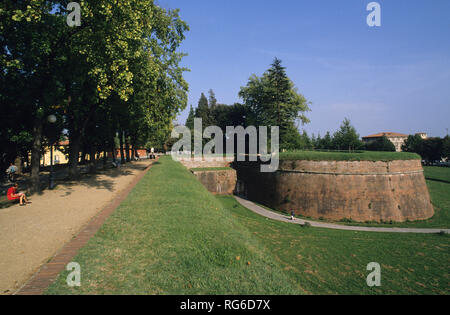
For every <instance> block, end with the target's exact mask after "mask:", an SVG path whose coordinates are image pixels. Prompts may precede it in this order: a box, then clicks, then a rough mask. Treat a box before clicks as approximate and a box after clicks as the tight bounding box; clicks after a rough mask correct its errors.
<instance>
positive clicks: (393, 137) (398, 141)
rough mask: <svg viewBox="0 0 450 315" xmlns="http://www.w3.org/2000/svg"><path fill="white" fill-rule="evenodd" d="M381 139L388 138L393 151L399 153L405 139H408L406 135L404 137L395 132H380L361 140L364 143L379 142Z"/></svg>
mask: <svg viewBox="0 0 450 315" xmlns="http://www.w3.org/2000/svg"><path fill="white" fill-rule="evenodd" d="M383 137H386V138H388V140H389V141H391V142H392V143H393V144H394V146H395V151H397V152H401V151H402V145H403V144H404V143H405V141H406V139H408V135H404V134H402V133H397V132H382V133H377V134H375V135H371V136H367V137H363V138H362V140H363V142H365V143H368V142H372V141H376V140H380V139H382V138H383Z"/></svg>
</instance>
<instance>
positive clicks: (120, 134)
mask: <svg viewBox="0 0 450 315" xmlns="http://www.w3.org/2000/svg"><path fill="white" fill-rule="evenodd" d="M119 142H120V159H121V162H120V163H121V164H125V154H124V152H123V131H121V132H119Z"/></svg>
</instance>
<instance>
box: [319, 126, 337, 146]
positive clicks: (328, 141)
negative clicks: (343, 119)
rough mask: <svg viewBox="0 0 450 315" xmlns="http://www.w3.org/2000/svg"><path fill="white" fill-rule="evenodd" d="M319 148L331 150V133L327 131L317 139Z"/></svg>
mask: <svg viewBox="0 0 450 315" xmlns="http://www.w3.org/2000/svg"><path fill="white" fill-rule="evenodd" d="M319 149H322V150H333V149H334V147H333V138H332V137H331V134H330V132H329V131H327V133H326V134H325V137H323V139H320V140H319Z"/></svg>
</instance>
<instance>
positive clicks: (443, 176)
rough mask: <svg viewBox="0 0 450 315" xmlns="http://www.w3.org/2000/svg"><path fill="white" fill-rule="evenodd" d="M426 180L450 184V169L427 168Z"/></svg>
mask: <svg viewBox="0 0 450 315" xmlns="http://www.w3.org/2000/svg"><path fill="white" fill-rule="evenodd" d="M424 170H425V178H426V179H427V180H432V181H439V182H444V183H448V184H450V167H438V166H425V167H424Z"/></svg>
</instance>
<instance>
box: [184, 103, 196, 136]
mask: <svg viewBox="0 0 450 315" xmlns="http://www.w3.org/2000/svg"><path fill="white" fill-rule="evenodd" d="M194 118H195V112H194V109H193V108H192V105H191V107H190V109H189V116H188V118H187V119H186V125H185V126H186V127H188V128H189V129H190V130H194Z"/></svg>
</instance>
